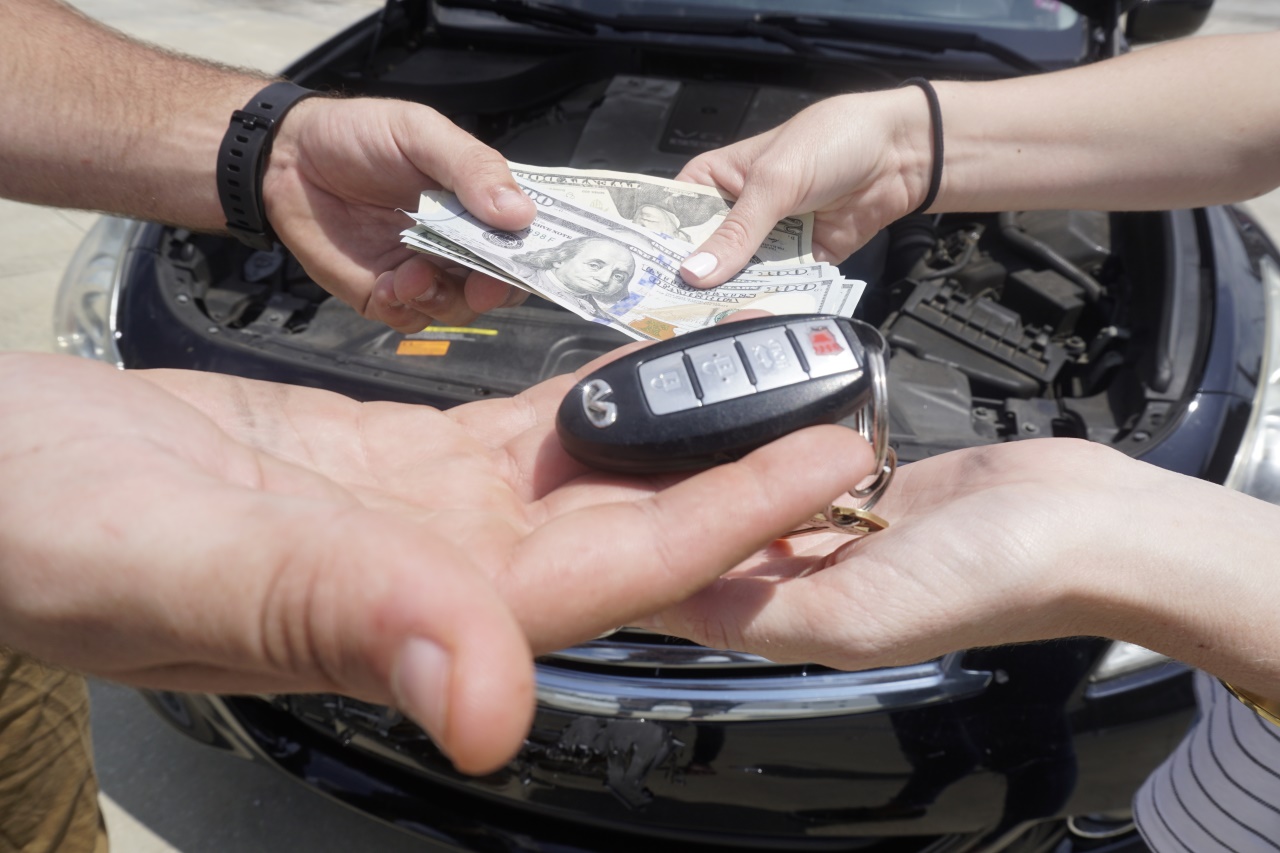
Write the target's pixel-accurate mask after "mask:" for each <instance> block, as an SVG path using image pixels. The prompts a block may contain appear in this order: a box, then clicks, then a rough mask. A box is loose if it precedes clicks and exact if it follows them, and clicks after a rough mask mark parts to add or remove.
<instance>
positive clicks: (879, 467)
mask: <svg viewBox="0 0 1280 853" xmlns="http://www.w3.org/2000/svg"><path fill="white" fill-rule="evenodd" d="M866 329H867V330H868V331H870V332H872V333H874V335H875V338H876V340H877V341H878V343H879V347H878V348H877V350H875V351H874V352H875V354H876V356H878V357H877V358H870V359H868V360H867V370H868V371H869V372H870V373H871V405H870V406H863V407H862V409H861V410H859V412H858V414H857V415H856V416H855V419H854V423H855V428H856V429H857V430H858V432H860V433H862V436H863V437H864V438H865V439H866V440H867V441H868V442H870V444H871V449H872V451H873V452H874V453H875V460H876V472H877V473H876V478H875V479H874V480H873V481H872V482H871V484H870V485H869V486H867V487H865V488H861V489H860V488H858V487H856V486H855V487H854V488H852V489H850V490H849V494H851V495H853V496H854V497H855V498H867V500H866V501H865V502H864V503H863V504H862V506H861V507H860V508H861V509H863V510H869V509H871V508H872V507H873V506H875V505H876V502H877V501H879V500H880V496H881V495H883V494H884V491H885V489H887V488H888V487H889V482H890V481H891V480H892V479H893V472H894V471H895V470H896V469H897V467H898V457H897V454H896V453H894V452H893V449H892V448H890V447H889V380H888V376H887V374H888V372H889V371H888V365H887V364H886V361H885V354H886V353H887V352H888V350H889V344H888V342H887V341H886V340H885V339H884V335H882V334H880V330H879V329H877V328H876V327H874V326H871V325H867V326H866ZM871 352H873V351H872V350H871V349H870V348H869V347H868V353H869V354H870V353H871ZM868 410H869V411H868ZM868 421H870V422H869V423H868Z"/></svg>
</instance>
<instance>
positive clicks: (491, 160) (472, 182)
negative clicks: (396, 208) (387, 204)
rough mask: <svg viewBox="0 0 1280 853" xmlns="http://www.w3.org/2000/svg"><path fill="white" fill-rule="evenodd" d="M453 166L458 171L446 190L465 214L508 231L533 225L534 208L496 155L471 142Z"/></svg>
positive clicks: (490, 149)
mask: <svg viewBox="0 0 1280 853" xmlns="http://www.w3.org/2000/svg"><path fill="white" fill-rule="evenodd" d="M459 132H461V131H459ZM455 162H456V163H457V164H458V166H459V167H460V168H457V169H455V170H454V174H453V180H452V182H451V183H452V186H450V185H449V184H445V188H446V189H452V190H453V191H454V192H455V193H457V195H458V198H459V199H461V200H462V204H463V206H464V207H466V209H467V210H469V211H471V212H472V213H474V214H475V215H476V216H478V217H480V218H481V219H483V220H484V221H485V222H487V223H488V224H490V225H492V226H494V227H496V228H503V229H506V230H508V231H516V230H519V229H521V228H524V227H526V226H528V225H529V223H531V222H533V218H534V216H535V215H537V208H536V207H535V206H534V203H533V202H532V201H530V200H529V197H528V196H527V195H525V194H524V191H523V190H521V189H520V186H519V185H518V184H517V183H516V182H515V179H514V178H513V177H511V170H510V169H509V168H508V167H507V161H506V160H504V159H503V158H502V155H500V154H499V153H498V152H497V151H494V150H493V149H492V148H490V147H489V146H487V145H484V144H483V143H480V142H476V141H475V140H471V144H470V145H468V146H467V148H466V149H465V151H464V153H463V154H462V155H461V157H460V158H459V159H458V160H456V161H455ZM442 183H444V182H443V181H442Z"/></svg>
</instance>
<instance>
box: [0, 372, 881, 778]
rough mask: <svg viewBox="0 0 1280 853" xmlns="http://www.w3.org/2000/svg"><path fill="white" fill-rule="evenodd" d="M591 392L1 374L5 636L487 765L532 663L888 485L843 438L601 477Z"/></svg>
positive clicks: (166, 683)
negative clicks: (557, 416) (345, 701)
mask: <svg viewBox="0 0 1280 853" xmlns="http://www.w3.org/2000/svg"><path fill="white" fill-rule="evenodd" d="M571 381H572V380H571V378H570V377H562V378H560V379H556V380H552V381H550V382H548V383H544V384H543V385H540V386H537V387H536V388H534V389H532V390H531V391H529V392H527V393H525V394H523V395H521V396H519V397H516V398H511V399H502V400H493V401H488V402H483V403H478V404H472V405H466V406H461V407H458V408H456V409H453V410H451V411H449V412H445V413H442V412H439V411H436V410H434V409H431V408H428V407H424V406H409V405H401V404H391V403H373V404H360V403H356V402H354V401H352V400H349V399H347V398H344V397H341V396H339V395H336V394H331V393H328V392H324V391H319V390H313V389H303V388H294V387H288V386H280V385H273V384H270V383H261V382H253V381H249V380H242V379H236V378H232V377H226V376H218V375H212V374H199V373H189V372H182V371H167V372H155V373H147V374H136V373H127V372H119V371H114V370H111V369H109V368H106V367H104V366H102V365H98V364H93V363H88V362H81V361H77V360H73V359H67V358H59V357H47V356H32V355H9V356H4V357H3V358H0V382H2V383H3V384H4V387H5V388H6V393H7V395H8V399H9V401H10V403H11V405H10V406H9V407H8V413H7V416H6V418H5V420H4V421H3V424H0V477H3V478H4V479H5V480H6V481H7V482H21V483H24V484H27V486H26V488H25V489H23V490H18V489H13V490H8V491H7V492H6V493H5V494H4V495H3V496H0V545H2V546H3V548H2V550H3V553H4V554H5V555H6V557H5V563H4V565H3V569H2V570H0V617H2V618H0V626H3V627H0V642H4V643H7V644H10V645H13V646H15V647H18V648H22V649H23V650H25V651H28V652H30V653H32V654H35V655H37V656H39V657H42V658H44V659H46V660H49V661H52V662H55V663H59V664H63V665H66V666H70V667H73V668H77V669H81V670H84V671H87V672H90V673H95V674H99V675H103V676H106V677H110V678H115V679H118V680H121V681H126V682H129V683H133V684H138V685H144V686H152V687H163V688H169V689H187V690H205V691H219V692H241V691H311V690H323V691H336V692H343V693H348V694H352V695H356V696H361V697H364V698H366V699H369V700H371V701H382V702H395V703H396V704H398V705H399V706H400V707H401V708H402V709H403V710H405V711H407V712H409V713H411V714H413V715H414V716H415V717H416V718H417V719H418V720H419V721H420V722H422V723H423V724H424V725H425V726H426V727H427V729H428V730H429V731H430V732H431V734H432V735H433V736H434V737H435V738H436V740H437V742H438V743H440V744H441V746H442V747H443V748H444V749H446V751H448V752H449V753H450V754H451V756H452V757H453V758H454V760H455V762H457V763H458V765H459V766H460V767H462V768H464V769H471V770H482V769H488V768H491V767H492V766H494V765H495V764H496V763H500V762H501V761H503V760H505V759H506V758H507V757H509V755H510V754H511V753H513V752H514V750H515V749H516V747H517V746H518V745H519V743H520V740H521V738H522V737H523V735H524V733H525V731H526V729H527V726H528V723H529V719H530V716H531V714H532V705H533V699H532V697H533V675H532V665H531V653H539V652H546V651H548V650H551V649H555V648H558V647H562V646H564V645H567V644H570V643H573V642H577V641H580V640H583V639H586V638H589V637H591V636H594V635H596V634H598V633H600V632H601V631H603V630H606V629H608V628H611V627H615V626H617V625H620V624H624V623H626V622H628V621H631V620H633V619H635V618H638V617H640V616H641V615H643V614H645V613H647V612H650V611H653V610H656V609H659V608H661V607H664V606H668V605H670V604H672V603H674V602H675V601H677V600H679V599H680V598H682V597H684V596H685V595H687V594H689V593H691V592H693V591H695V590H696V589H698V588H699V587H700V586H702V585H703V584H705V583H706V582H707V581H709V580H711V579H712V578H714V577H715V576H716V575H717V574H719V573H720V572H722V571H724V570H725V569H727V568H729V567H731V566H733V565H734V564H735V563H737V562H738V561H740V560H742V559H745V558H746V557H747V556H748V555H749V554H750V553H751V552H752V551H753V550H754V549H755V548H757V547H759V546H760V545H761V544H763V543H765V542H767V541H768V540H769V538H771V537H773V536H775V535H778V534H779V533H781V532H782V531H785V530H786V529H787V528H788V527H790V526H791V525H792V524H794V523H795V522H796V521H797V520H799V519H801V518H803V517H805V516H807V515H808V514H809V513H811V512H813V511H814V510H816V509H819V508H821V506H823V505H824V503H825V502H826V501H828V500H830V498H831V497H832V496H833V495H834V494H836V493H839V492H840V491H841V490H842V489H843V488H844V487H845V486H846V484H848V483H851V482H856V481H857V480H858V479H860V477H861V476H862V475H863V474H864V473H865V471H866V470H867V469H869V468H870V458H869V457H870V451H869V449H868V448H867V447H866V444H865V442H863V441H862V440H861V439H860V438H858V437H856V436H855V435H854V434H853V433H852V432H851V431H849V430H845V429H842V428H839V427H826V428H816V429H814V430H809V431H806V432H803V433H798V434H795V435H793V436H790V437H788V438H787V439H784V440H782V441H780V442H778V443H776V444H775V445H772V446H770V447H767V448H764V449H762V450H761V451H759V452H758V453H756V454H753V455H752V456H751V457H749V458H748V459H746V460H743V461H742V462H740V463H735V464H731V465H726V466H721V467H720V468H717V469H714V470H712V471H708V472H705V473H703V474H700V475H697V476H694V477H691V478H687V479H683V480H680V481H678V482H677V481H676V479H675V478H669V479H664V480H642V479H636V478H630V479H628V478H621V477H615V476H605V475H601V474H597V473H593V472H591V471H588V470H586V469H584V468H582V467H581V466H580V465H578V464H577V463H575V462H573V461H572V460H570V459H569V458H568V457H567V456H566V455H565V454H564V452H563V450H562V449H561V448H560V445H559V442H558V440H557V439H556V437H555V433H554V429H553V427H552V421H553V417H554V412H555V409H556V407H557V406H558V404H559V401H560V398H561V397H562V396H563V394H564V393H565V392H566V391H567V389H568V388H569V386H570V384H571ZM796 470H799V471H804V472H805V475H804V476H802V477H799V476H796V475H795V471H796ZM726 495H731V496H733V498H732V505H731V506H726V504H725V496H726Z"/></svg>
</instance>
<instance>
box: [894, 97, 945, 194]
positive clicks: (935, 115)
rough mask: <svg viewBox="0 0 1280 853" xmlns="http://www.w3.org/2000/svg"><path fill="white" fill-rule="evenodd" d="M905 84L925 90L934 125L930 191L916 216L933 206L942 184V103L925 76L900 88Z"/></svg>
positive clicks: (931, 121) (930, 116)
mask: <svg viewBox="0 0 1280 853" xmlns="http://www.w3.org/2000/svg"><path fill="white" fill-rule="evenodd" d="M904 86H919V87H920V89H921V91H923V92H924V96H925V99H926V100H927V101H928V102H929V122H930V123H931V124H932V125H933V168H932V169H930V171H929V191H928V192H927V193H925V196H924V203H923V204H921V205H920V206H919V207H917V208H916V209H915V210H913V211H911V215H912V216H914V215H915V214H917V213H924V212H925V211H926V210H928V209H929V208H930V206H932V204H933V202H934V199H936V198H937V197H938V188H939V187H941V186H942V105H941V104H939V103H938V93H937V92H936V91H934V88H933V84H932V83H930V82H929V81H928V80H926V79H924V78H923V77H912V78H910V79H908V80H903V81H902V82H901V83H899V84H898V88H899V89H901V88H902V87H904Z"/></svg>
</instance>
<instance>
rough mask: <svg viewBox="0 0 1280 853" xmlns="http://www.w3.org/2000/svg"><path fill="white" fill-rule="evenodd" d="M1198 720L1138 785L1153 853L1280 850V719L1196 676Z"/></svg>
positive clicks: (1140, 819) (1141, 824) (1141, 823)
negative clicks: (1274, 721)
mask: <svg viewBox="0 0 1280 853" xmlns="http://www.w3.org/2000/svg"><path fill="white" fill-rule="evenodd" d="M1196 693H1197V696H1198V698H1199V702H1200V714H1201V716H1200V719H1199V721H1198V722H1197V723H1196V724H1195V726H1194V727H1193V728H1192V729H1191V732H1190V733H1189V734H1188V735H1187V737H1186V739H1185V740H1183V742H1182V743H1181V744H1180V745H1179V746H1178V748H1177V749H1176V750H1174V752H1173V754H1172V755H1171V756H1169V759H1168V760H1167V761H1165V763H1164V764H1162V765H1161V766H1160V767H1159V768H1158V769H1157V770H1156V771H1155V772H1154V773H1153V774H1151V778H1149V779H1148V780H1147V782H1146V784H1144V785H1143V786H1142V788H1141V790H1139V791H1138V794H1137V797H1135V799H1134V803H1133V811H1134V819H1135V820H1136V821H1137V824H1138V829H1139V830H1140V831H1141V832H1142V836H1143V838H1145V839H1146V842H1147V844H1148V845H1149V846H1150V847H1151V849H1152V850H1153V851H1155V853H1222V852H1223V851H1235V853H1246V851H1247V853H1253V851H1260V852H1261V853H1280V726H1276V725H1274V724H1272V723H1269V722H1267V721H1266V720H1264V719H1262V718H1261V717H1259V716H1258V715H1257V714H1255V713H1254V712H1253V711H1251V710H1250V709H1249V708H1247V707H1245V706H1244V705H1243V704H1241V703H1240V702H1239V701H1237V700H1236V699H1235V698H1234V697H1233V696H1232V695H1231V694H1230V693H1228V692H1227V691H1226V688H1224V687H1223V686H1222V685H1221V684H1219V683H1218V681H1217V680H1216V679H1214V678H1210V677H1209V676H1207V675H1205V674H1204V673H1199V674H1197V676H1196Z"/></svg>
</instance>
